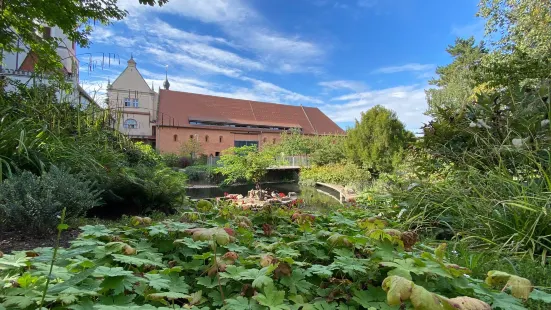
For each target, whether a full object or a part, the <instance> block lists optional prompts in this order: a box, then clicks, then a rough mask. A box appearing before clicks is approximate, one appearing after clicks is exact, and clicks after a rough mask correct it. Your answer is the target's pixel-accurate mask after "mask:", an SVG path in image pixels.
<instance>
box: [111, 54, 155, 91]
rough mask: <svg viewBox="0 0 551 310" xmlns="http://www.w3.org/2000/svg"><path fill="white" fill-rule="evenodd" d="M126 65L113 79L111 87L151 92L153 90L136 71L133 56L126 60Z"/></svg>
mask: <svg viewBox="0 0 551 310" xmlns="http://www.w3.org/2000/svg"><path fill="white" fill-rule="evenodd" d="M127 63H128V66H127V67H126V69H124V71H123V72H122V73H121V74H120V75H119V76H118V77H117V78H116V79H115V80H114V81H113V83H112V84H111V88H113V89H124V90H133V91H141V92H153V91H154V90H153V89H152V88H150V87H149V85H147V82H146V81H145V79H144V78H143V76H142V75H141V74H140V71H138V68H137V67H136V61H135V60H134V57H133V56H130V59H129V60H128V62H127Z"/></svg>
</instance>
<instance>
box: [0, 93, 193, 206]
mask: <svg viewBox="0 0 551 310" xmlns="http://www.w3.org/2000/svg"><path fill="white" fill-rule="evenodd" d="M16 86H17V88H16V90H15V91H9V92H0V111H1V113H2V119H0V168H1V169H0V170H1V174H2V175H3V176H4V177H6V176H10V175H11V174H13V173H14V172H15V171H18V170H21V171H22V170H28V171H31V172H33V173H35V174H37V175H40V174H42V173H44V171H47V170H48V169H49V167H50V166H52V165H57V166H64V167H69V168H70V169H71V171H73V172H75V173H82V174H84V175H86V177H87V178H88V179H90V180H93V181H96V182H95V183H94V184H95V185H93V189H98V190H102V191H103V192H102V197H101V198H102V200H103V202H104V204H103V206H102V208H101V209H100V210H94V211H93V212H94V213H95V214H97V215H105V216H118V215H121V214H122V213H124V212H130V213H139V212H145V211H146V210H150V209H152V208H155V207H158V208H161V209H163V210H166V209H167V208H168V206H169V205H178V204H179V203H180V201H181V200H180V197H181V196H182V195H183V188H184V187H185V176H183V175H182V174H181V173H177V172H172V171H168V170H169V169H166V164H165V162H164V160H163V158H162V156H161V155H159V154H158V153H157V152H156V151H155V150H154V149H153V148H152V147H151V146H150V145H147V144H143V143H136V144H134V143H133V142H132V141H130V140H129V139H128V138H127V137H125V136H124V135H122V134H121V133H119V132H117V131H114V130H113V129H112V128H111V127H110V124H109V120H110V114H109V112H108V111H104V110H100V109H99V108H97V107H94V106H93V105H91V106H89V107H87V108H85V109H84V108H82V107H78V106H74V105H72V104H71V103H68V102H64V101H61V102H58V98H57V97H56V96H55V93H56V89H55V88H53V87H46V86H39V87H34V88H26V87H24V86H23V85H19V84H18V85H16ZM163 186H168V188H166V189H165V188H163ZM171 199H174V200H173V201H170V200H171Z"/></svg>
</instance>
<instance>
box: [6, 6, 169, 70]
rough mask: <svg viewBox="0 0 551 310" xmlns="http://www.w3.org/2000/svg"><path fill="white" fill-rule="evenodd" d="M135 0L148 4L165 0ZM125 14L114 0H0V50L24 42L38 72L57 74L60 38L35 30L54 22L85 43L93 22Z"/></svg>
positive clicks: (17, 47)
mask: <svg viewBox="0 0 551 310" xmlns="http://www.w3.org/2000/svg"><path fill="white" fill-rule="evenodd" d="M134 1H136V0H134ZM138 1H139V2H140V3H142V4H148V5H155V4H158V5H163V4H165V3H167V2H168V0H138ZM126 15H127V12H126V11H124V10H122V9H120V8H119V7H118V6H117V0H87V1H75V0H56V1H51V0H0V52H8V53H10V52H16V51H22V46H26V47H28V48H29V49H30V50H31V51H33V52H34V53H35V54H36V57H37V68H36V69H37V70H38V71H39V72H40V71H41V72H47V73H51V74H54V75H56V76H57V77H58V78H61V77H62V71H61V70H60V69H61V58H60V57H59V55H58V54H57V52H56V50H57V48H58V47H59V46H61V45H62V44H63V42H61V41H60V40H59V38H54V37H49V38H48V37H45V38H41V37H39V36H37V33H42V32H43V30H44V28H45V27H47V26H50V27H52V26H57V27H59V28H60V29H61V30H62V31H63V33H65V35H67V37H68V38H69V39H70V40H72V41H74V42H76V43H77V44H79V45H80V46H82V47H87V46H88V45H89V44H90V40H89V36H90V34H91V32H92V25H93V24H95V23H101V24H109V23H111V22H112V21H113V20H121V19H123V18H124V17H125V16H126ZM2 54H3V53H0V61H1V60H2V59H3V56H2Z"/></svg>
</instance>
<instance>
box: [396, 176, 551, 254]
mask: <svg viewBox="0 0 551 310" xmlns="http://www.w3.org/2000/svg"><path fill="white" fill-rule="evenodd" d="M549 176H550V175H549V174H546V173H544V174H543V175H541V176H538V175H535V174H534V175H532V176H531V177H529V178H524V179H522V178H519V176H518V175H514V174H511V173H509V172H507V171H506V170H505V171H503V170H498V169H488V171H486V172H482V171H479V170H478V169H475V168H471V169H469V170H457V171H453V172H450V173H449V174H448V175H447V176H446V178H445V179H443V180H442V181H440V182H431V183H429V182H423V183H421V184H419V185H418V186H416V187H415V188H413V189H411V190H410V191H403V192H395V193H394V197H395V198H397V199H398V200H400V201H404V202H406V203H407V206H408V207H407V212H406V213H405V214H404V217H405V218H407V224H408V225H410V226H414V227H418V228H421V227H425V228H426V229H429V230H431V231H433V232H434V233H439V230H441V229H442V227H447V229H446V230H447V231H448V232H447V234H448V235H449V236H450V237H453V236H457V237H460V238H462V239H463V240H464V241H465V242H467V241H468V242H474V241H475V240H476V242H474V243H473V245H477V246H479V247H480V246H485V247H489V248H492V247H497V248H499V249H500V250H504V251H510V252H512V253H519V252H524V253H526V252H530V253H532V254H539V253H542V252H549V251H551V238H550V237H549V236H551V212H549V210H550V206H551V198H550V196H549V192H551V183H549V182H548V180H550V179H549ZM435 224H438V225H435ZM433 226H438V227H439V228H436V229H433Z"/></svg>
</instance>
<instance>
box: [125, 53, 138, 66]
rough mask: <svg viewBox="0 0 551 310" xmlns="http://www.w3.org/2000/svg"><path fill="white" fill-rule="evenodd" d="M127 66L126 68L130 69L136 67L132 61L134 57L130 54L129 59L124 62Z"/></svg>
mask: <svg viewBox="0 0 551 310" xmlns="http://www.w3.org/2000/svg"><path fill="white" fill-rule="evenodd" d="M126 63H127V64H128V66H129V67H130V66H132V67H135V66H136V61H135V60H134V56H132V54H130V59H128V61H127V62H126Z"/></svg>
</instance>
